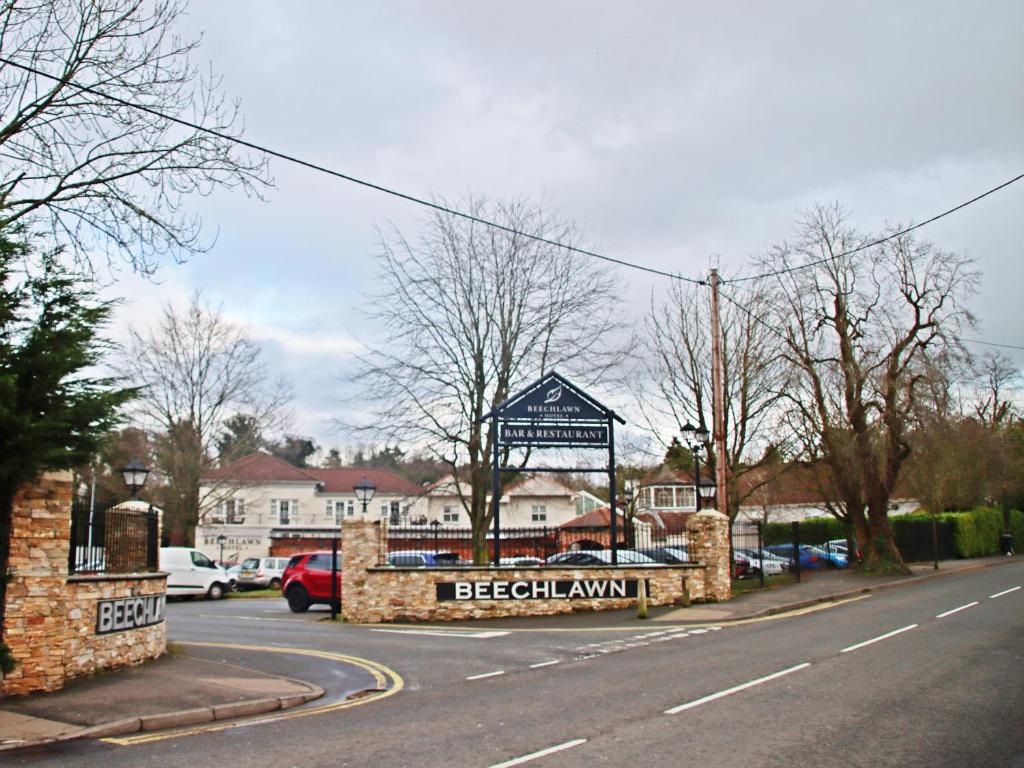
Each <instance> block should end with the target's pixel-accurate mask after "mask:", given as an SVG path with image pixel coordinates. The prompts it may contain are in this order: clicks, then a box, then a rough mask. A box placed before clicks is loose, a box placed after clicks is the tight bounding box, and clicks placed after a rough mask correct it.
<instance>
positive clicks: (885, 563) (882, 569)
mask: <svg viewBox="0 0 1024 768" xmlns="http://www.w3.org/2000/svg"><path fill="white" fill-rule="evenodd" d="M865 544H866V545H865ZM865 544H862V545H861V552H862V553H863V555H864V566H863V570H865V571H873V572H878V573H909V569H908V568H907V566H906V564H905V563H904V562H903V556H902V555H900V551H899V549H897V547H896V539H895V537H894V536H893V532H892V526H891V525H890V524H889V515H888V509H887V508H886V507H884V506H883V507H882V508H881V509H879V508H878V506H877V505H871V506H869V507H868V514H867V539H866V542H865Z"/></svg>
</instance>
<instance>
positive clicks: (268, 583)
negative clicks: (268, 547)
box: [235, 557, 288, 589]
mask: <svg viewBox="0 0 1024 768" xmlns="http://www.w3.org/2000/svg"><path fill="white" fill-rule="evenodd" d="M287 565H288V558H287V557H249V558H246V559H245V560H243V561H242V566H241V568H239V570H238V576H237V578H236V580H235V584H236V585H237V586H238V588H239V589H280V588H281V581H282V576H283V575H284V569H285V566H287Z"/></svg>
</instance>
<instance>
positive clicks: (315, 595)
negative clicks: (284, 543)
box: [281, 552, 341, 613]
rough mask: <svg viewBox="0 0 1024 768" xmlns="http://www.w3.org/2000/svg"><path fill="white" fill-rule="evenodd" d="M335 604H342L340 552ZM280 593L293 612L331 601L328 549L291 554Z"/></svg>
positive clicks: (338, 605) (282, 577)
mask: <svg viewBox="0 0 1024 768" xmlns="http://www.w3.org/2000/svg"><path fill="white" fill-rule="evenodd" d="M337 567H338V589H337V605H336V606H335V607H336V608H338V609H340V608H341V555H338V566H337ZM281 579H282V589H281V591H282V593H283V594H284V597H285V599H286V600H287V601H288V607H289V608H290V609H291V610H292V612H293V613H305V612H306V611H308V610H309V606H311V605H330V604H331V553H330V552H303V553H302V554H300V555H293V556H292V558H291V560H289V561H288V566H287V567H286V568H285V569H284V574H282V576H281Z"/></svg>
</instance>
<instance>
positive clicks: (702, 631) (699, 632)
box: [690, 629, 708, 635]
mask: <svg viewBox="0 0 1024 768" xmlns="http://www.w3.org/2000/svg"><path fill="white" fill-rule="evenodd" d="M707 632H708V631H707V630H706V629H691V630H690V634H691V635H706V634H707Z"/></svg>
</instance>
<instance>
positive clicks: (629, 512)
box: [612, 480, 636, 549]
mask: <svg viewBox="0 0 1024 768" xmlns="http://www.w3.org/2000/svg"><path fill="white" fill-rule="evenodd" d="M624 486H625V487H624V488H623V494H622V499H623V501H625V502H626V546H628V547H629V548H630V549H632V548H634V547H636V521H635V520H634V519H633V500H634V498H635V497H634V494H635V489H634V488H633V481H632V480H627V481H626V482H625V483H624ZM612 513H613V514H614V510H612Z"/></svg>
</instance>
